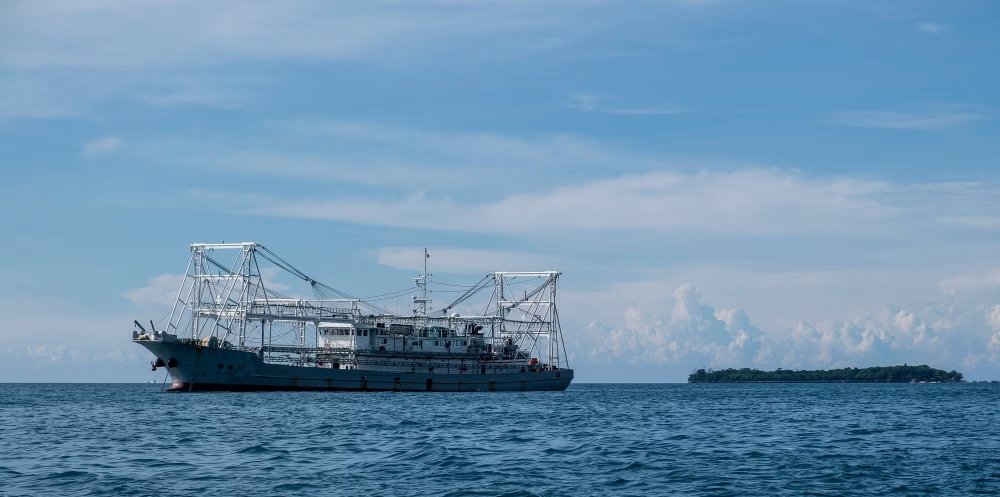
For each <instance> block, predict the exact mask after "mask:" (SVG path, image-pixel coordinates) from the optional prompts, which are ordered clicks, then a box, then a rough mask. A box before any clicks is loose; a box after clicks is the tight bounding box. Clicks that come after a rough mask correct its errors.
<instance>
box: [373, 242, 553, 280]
mask: <svg viewBox="0 0 1000 497" xmlns="http://www.w3.org/2000/svg"><path fill="white" fill-rule="evenodd" d="M429 253H430V255H431V257H430V259H429V261H428V262H429V267H430V268H431V269H432V271H433V272H442V273H446V272H447V273H476V274H485V273H487V272H491V271H548V270H551V269H553V267H554V266H555V264H554V261H553V260H552V259H551V258H546V257H543V256H540V255H536V254H532V253H528V252H518V251H503V250H482V249H467V248H451V247H431V248H430V249H429ZM377 261H378V263H379V264H381V265H383V266H388V267H393V268H397V269H409V270H414V271H416V270H423V267H424V266H423V262H424V249H423V248H418V247H383V248H381V249H379V250H378V254H377Z"/></svg>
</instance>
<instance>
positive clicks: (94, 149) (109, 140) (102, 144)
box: [82, 136, 123, 155]
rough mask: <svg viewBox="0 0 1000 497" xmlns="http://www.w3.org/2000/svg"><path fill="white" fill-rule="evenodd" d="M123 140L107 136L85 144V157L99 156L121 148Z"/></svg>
mask: <svg viewBox="0 0 1000 497" xmlns="http://www.w3.org/2000/svg"><path fill="white" fill-rule="evenodd" d="M122 143H123V142H122V139H121V138H119V137H117V136H105V137H103V138H97V139H94V140H90V141H88V142H87V143H84V144H83V152H82V153H83V155H99V154H104V153H107V152H112V151H114V150H117V149H119V148H121V146H122Z"/></svg>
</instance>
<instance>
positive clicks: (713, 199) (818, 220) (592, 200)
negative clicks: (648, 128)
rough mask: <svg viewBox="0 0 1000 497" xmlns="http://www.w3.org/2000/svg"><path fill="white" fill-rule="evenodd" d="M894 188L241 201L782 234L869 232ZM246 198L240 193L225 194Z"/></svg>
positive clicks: (610, 190)
mask: <svg viewBox="0 0 1000 497" xmlns="http://www.w3.org/2000/svg"><path fill="white" fill-rule="evenodd" d="M891 191H892V187H891V186H890V185H888V184H884V183H880V182H873V181H858V180H815V179H807V178H804V177H801V176H799V175H797V174H794V173H791V174H790V173H786V172H782V171H777V170H764V169H755V170H743V171H733V172H699V173H691V174H684V173H677V172H671V171H655V172H651V173H646V174H637V175H627V176H621V177H618V178H611V179H600V180H596V181H592V182H588V183H583V184H580V185H572V186H562V187H557V188H554V189H551V190H550V191H548V192H541V193H531V194H517V193H515V194H512V195H509V196H507V197H504V198H502V199H500V200H497V201H493V202H477V203H471V202H462V201H457V200H449V199H448V198H446V197H443V196H434V197H428V196H426V195H423V194H411V195H409V196H406V197H403V198H399V197H398V196H396V197H395V198H382V199H368V200H361V199H355V198H334V199H321V198H310V199H303V200H291V199H281V198H273V199H269V200H268V201H267V202H264V203H262V204H261V203H258V202H255V201H256V200H259V198H254V199H246V200H247V201H245V202H242V203H243V204H247V205H246V206H245V207H246V208H247V209H249V210H250V211H251V212H256V213H258V214H262V215H269V216H277V217H291V218H304V219H325V220H338V221H348V222H356V223H364V224H374V225H386V226H399V227H408V228H414V229H438V230H449V231H464V232H502V233H520V234H526V233H540V232H550V233H565V232H594V231H635V230H638V231H654V232H673V231H695V232H700V233H742V234H755V235H767V234H781V233H785V234H787V233H816V232H823V231H829V230H834V231H836V232H846V233H862V232H864V231H865V230H866V229H867V228H869V227H870V226H871V224H872V223H874V222H882V221H886V220H889V219H894V218H897V217H898V216H899V215H900V213H901V211H900V208H899V207H897V206H893V205H889V204H885V203H882V202H881V201H880V198H882V197H884V196H885V195H886V194H888V193H891ZM227 201H237V202H238V201H239V197H238V196H237V197H236V198H230V199H227Z"/></svg>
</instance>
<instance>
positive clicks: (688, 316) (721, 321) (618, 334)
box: [587, 284, 766, 368]
mask: <svg viewBox="0 0 1000 497" xmlns="http://www.w3.org/2000/svg"><path fill="white" fill-rule="evenodd" d="M673 301H674V305H673V308H672V309H671V310H670V311H669V312H666V313H665V314H661V313H657V312H649V311H644V310H641V309H638V308H635V307H631V308H628V309H627V310H626V311H625V316H624V326H621V327H613V326H609V325H607V324H604V323H600V322H593V323H591V324H590V325H589V327H588V336H589V337H590V340H589V342H590V343H593V344H594V345H593V347H592V348H591V349H590V350H589V351H588V352H587V353H588V355H589V356H590V357H592V358H597V359H598V360H605V361H606V360H616V361H617V360H621V361H626V362H627V363H629V364H632V365H641V364H657V365H664V364H669V365H677V366H683V367H687V368H692V367H699V366H706V365H707V366H722V365H725V364H737V363H741V364H747V365H749V364H755V363H758V362H759V361H760V360H761V359H762V357H763V356H762V355H761V353H762V352H766V351H765V350H764V349H763V347H762V344H761V341H760V336H761V335H760V330H758V329H757V328H756V327H755V326H753V325H752V324H751V323H750V320H749V317H748V316H747V315H746V313H745V312H743V311H741V310H739V309H719V310H716V309H714V308H712V307H711V306H708V305H705V304H703V303H701V295H700V294H699V293H698V291H697V290H696V289H695V288H694V287H693V286H692V285H689V284H688V285H683V286H680V287H678V288H677V289H676V290H674V292H673Z"/></svg>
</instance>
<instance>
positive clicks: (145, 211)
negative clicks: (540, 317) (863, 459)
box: [0, 0, 1000, 382]
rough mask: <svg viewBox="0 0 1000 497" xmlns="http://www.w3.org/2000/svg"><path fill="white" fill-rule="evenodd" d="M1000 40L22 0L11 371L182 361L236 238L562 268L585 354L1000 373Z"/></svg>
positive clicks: (577, 358)
mask: <svg viewBox="0 0 1000 497" xmlns="http://www.w3.org/2000/svg"><path fill="white" fill-rule="evenodd" d="M997 53H1000V4H997V3H996V2H993V1H988V0H987V1H965V0H957V1H952V2H938V1H920V0H914V1H906V2H901V1H876V2H854V1H838V0H812V1H810V0H807V1H780V0H760V1H754V2H742V1H740V2H738V1H727V0H672V1H671V0H662V1H651V2H643V1H611V0H607V1H604V0H590V1H575V2H561V1H545V2H532V1H520V0H496V1H489V0H484V1H463V0H440V1H424V2H410V1H387V2H379V1H366V2H311V1H291V2H243V1H239V2H235V1H234V2H226V1H218V2H196V1H168V0H162V1H139V2H117V1H99V0H94V1H90V0H82V1H73V2H48V1H23V2H22V1H16V0H14V1H6V2H3V3H2V4H0V173H2V174H0V240H2V241H3V243H0V261H2V262H0V274H2V275H3V279H4V281H5V282H6V284H5V285H2V287H0V312H2V314H3V316H4V318H3V319H2V320H0V381H58V382H63V381H67V382H91V381H94V382H105V381H107V382H131V381H160V380H162V374H163V373H162V371H160V372H157V373H155V374H154V373H152V372H151V371H149V361H150V360H151V359H152V358H151V356H149V355H148V353H146V352H145V351H144V349H142V348H141V347H139V346H137V345H135V344H132V343H131V341H130V339H131V331H132V320H133V319H139V320H140V321H143V322H145V321H148V320H154V321H158V320H159V321H161V322H162V319H163V317H164V315H165V314H166V313H167V312H168V311H169V308H167V307H166V306H167V304H168V303H169V302H170V301H171V300H172V298H173V295H171V292H175V291H176V289H177V286H178V275H179V274H181V273H182V272H183V271H184V267H185V265H186V263H187V259H188V256H189V249H188V245H189V244H191V243H195V242H218V241H230V242H232V241H258V242H261V243H263V244H264V245H266V246H267V247H269V248H270V249H272V250H274V251H275V252H277V253H279V254H281V255H282V257H284V258H285V259H286V260H289V261H292V262H293V263H294V264H295V265H296V266H297V267H299V268H301V269H303V270H304V271H305V272H306V273H308V274H310V275H311V276H312V277H314V278H315V279H317V280H320V281H323V282H325V283H328V284H330V285H332V286H334V287H336V288H339V289H343V290H345V291H348V292H350V293H352V294H353V295H359V296H365V295H378V294H382V293H386V292H389V291H395V290H398V289H401V288H406V287H407V286H408V285H412V281H411V280H410V278H411V277H413V276H414V275H415V274H416V272H417V271H418V269H419V268H420V267H421V264H422V262H423V261H422V257H421V255H422V250H423V248H424V247H427V248H428V249H429V251H430V253H431V255H432V257H431V259H430V261H431V271H432V272H433V273H434V275H435V276H434V278H435V279H436V280H438V281H441V282H454V283H456V284H457V283H466V284H471V283H474V282H476V281H477V280H478V279H479V278H480V277H481V275H483V274H485V273H487V272H491V271H497V270H524V271H534V270H550V269H557V270H560V271H562V273H563V275H562V278H561V280H560V294H559V296H560V301H559V305H560V316H561V318H562V328H563V331H564V333H565V342H566V346H567V349H569V357H568V359H569V362H570V366H571V367H573V368H574V369H575V370H576V378H577V381H581V382H677V381H684V380H685V379H686V377H687V375H688V374H689V373H690V372H691V371H692V370H694V369H697V368H701V367H707V368H715V369H719V368H725V367H754V368H764V369H773V368H777V367H782V368H786V369H803V368H833V367H866V366H874V365H891V364H903V363H908V364H928V365H930V366H932V367H937V368H941V369H946V370H952V369H955V370H958V371H961V372H963V373H965V376H966V378H967V379H972V380H985V379H1000V119H998V118H1000V91H997V88H1000V66H998V65H997V64H996V63H995V59H996V54H997ZM275 278H281V277H280V276H277V275H275ZM286 278H287V277H286ZM276 284H281V285H292V284H293V282H292V281H290V280H288V279H285V280H281V279H278V280H276ZM450 296H451V295H448V294H443V295H440V294H439V295H436V296H432V297H433V298H434V299H435V304H434V305H442V304H441V302H442V301H447V300H448V297H450Z"/></svg>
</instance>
